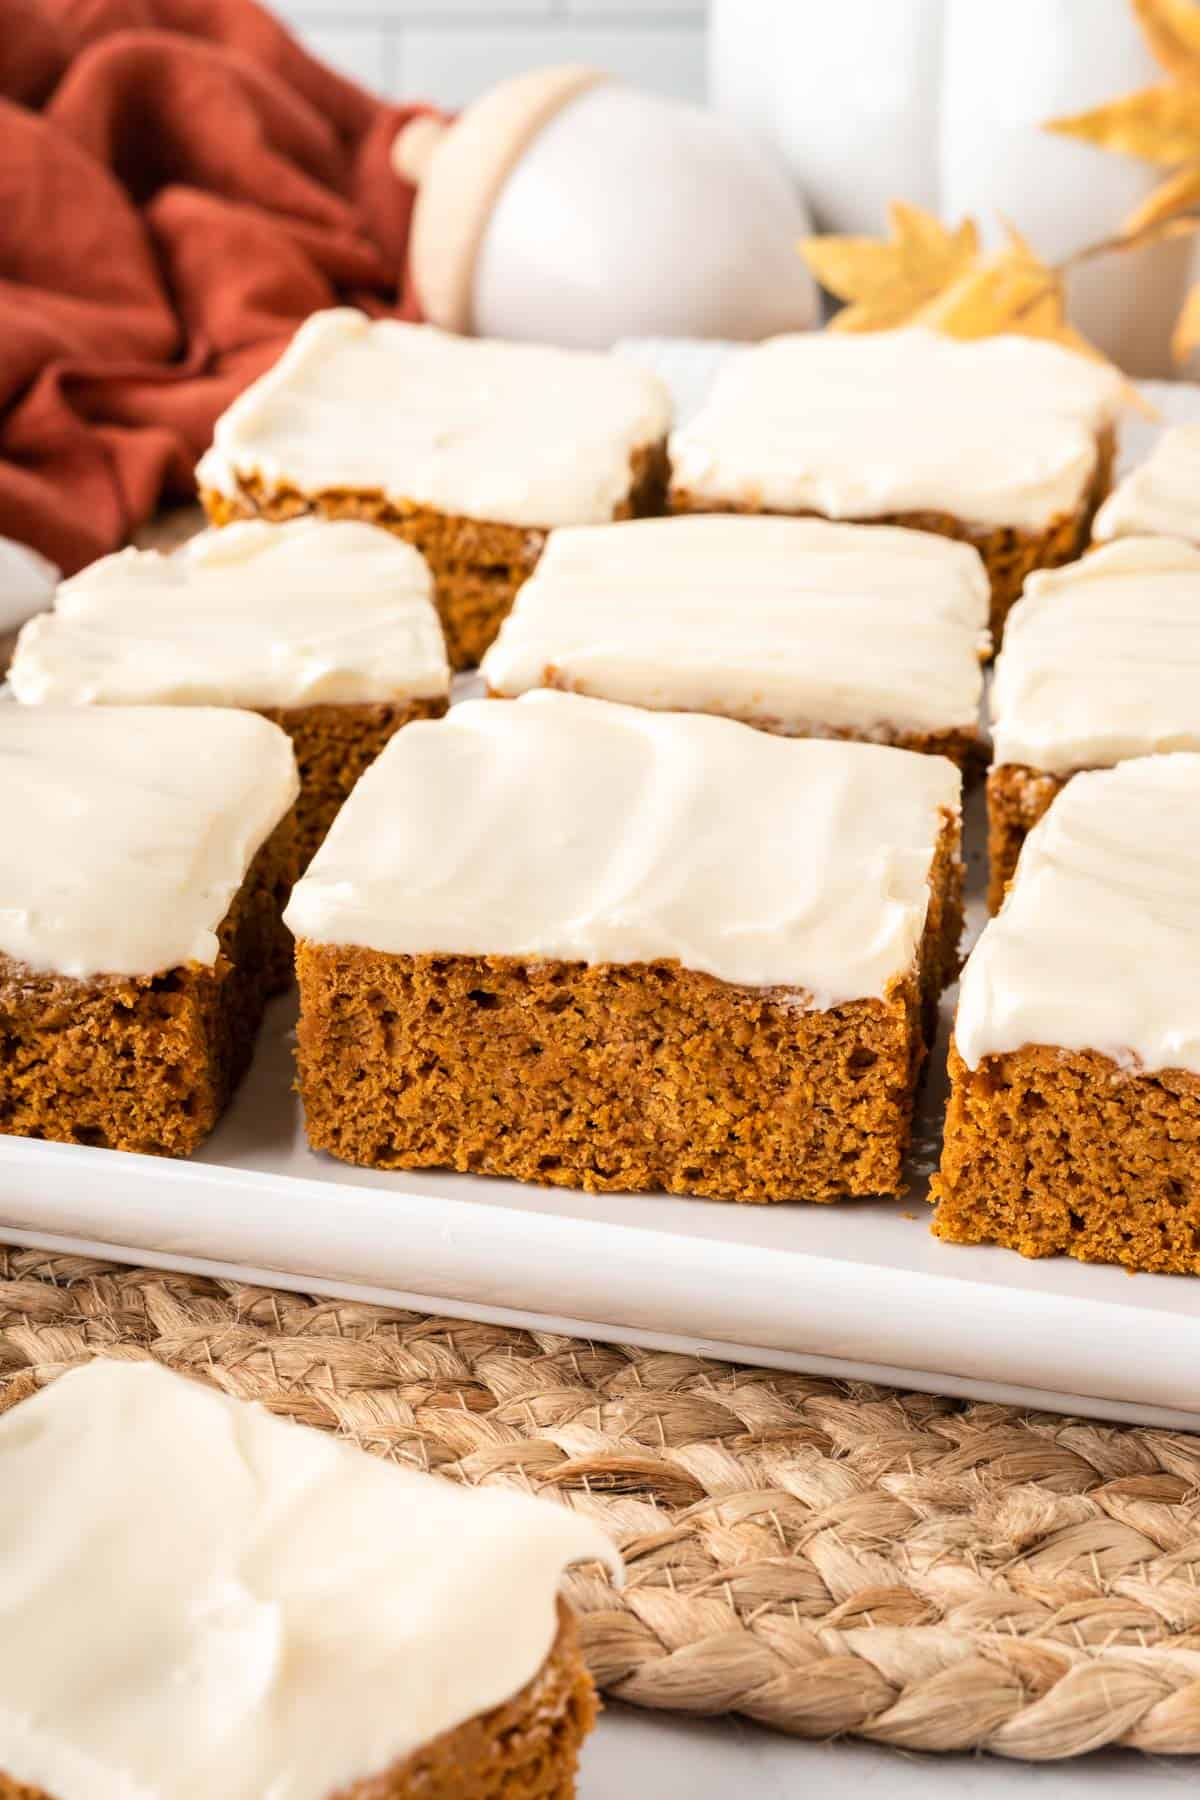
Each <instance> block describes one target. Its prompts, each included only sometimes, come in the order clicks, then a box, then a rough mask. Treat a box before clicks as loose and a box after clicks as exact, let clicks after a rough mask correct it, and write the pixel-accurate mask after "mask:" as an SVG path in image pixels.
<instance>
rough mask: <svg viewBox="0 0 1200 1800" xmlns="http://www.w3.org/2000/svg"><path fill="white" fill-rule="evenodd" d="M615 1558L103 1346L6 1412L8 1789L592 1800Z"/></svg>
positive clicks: (0, 1432) (597, 1536)
mask: <svg viewBox="0 0 1200 1800" xmlns="http://www.w3.org/2000/svg"><path fill="white" fill-rule="evenodd" d="M0 1404H2V1401H0ZM597 1560H599V1561H602V1562H604V1563H606V1564H607V1565H608V1567H609V1568H610V1569H611V1570H612V1571H613V1572H614V1573H617V1572H618V1571H619V1567H620V1563H619V1558H618V1556H617V1553H616V1551H615V1549H614V1548H613V1546H612V1543H611V1541H610V1540H609V1539H608V1537H607V1536H606V1535H605V1534H604V1532H602V1531H601V1530H600V1528H599V1527H598V1526H597V1525H595V1524H593V1523H592V1522H591V1521H590V1520H589V1519H586V1518H585V1517H584V1516H583V1515H582V1514H581V1513H577V1512H575V1511H573V1510H572V1509H570V1508H569V1507H568V1506H567V1505H565V1504H557V1503H552V1502H550V1501H548V1500H535V1499H533V1498H532V1497H530V1496H528V1495H525V1494H518V1493H514V1492H512V1491H510V1490H503V1489H498V1488H484V1487H479V1488H465V1487H459V1486H456V1485H454V1484H452V1483H451V1482H449V1481H447V1480H444V1479H443V1478H442V1477H441V1476H437V1475H427V1474H424V1473H422V1472H421V1471H419V1470H416V1469H411V1468H406V1467H404V1466H403V1465H401V1464H399V1463H395V1462H388V1461H384V1460H383V1459H382V1458H380V1457H376V1456H372V1455H369V1454H368V1453H367V1452H366V1451H365V1450H361V1449H359V1448H357V1446H355V1445H353V1444H350V1443H347V1442H346V1441H345V1440H343V1439H339V1438H337V1437H334V1436H332V1435H331V1434H329V1433H326V1432H321V1431H317V1430H316V1429H314V1428H313V1427H312V1426H308V1425H300V1424H293V1423H292V1422H291V1421H290V1420H287V1419H282V1418H276V1417H274V1416H273V1415H272V1414H271V1413H269V1412H268V1411H267V1410H266V1408H265V1407H262V1406H257V1405H252V1404H249V1403H247V1402H246V1401H244V1400H238V1399H234V1398H232V1397H231V1396H230V1395H227V1394H223V1393H220V1392H219V1391H218V1390H217V1389H216V1388H213V1387H209V1386H207V1385H202V1384H201V1383H200V1382H198V1381H195V1380H192V1379H190V1378H188V1377H185V1376H182V1375H175V1374H172V1373H170V1371H169V1370H167V1369H164V1368H161V1367H159V1366H158V1365H157V1364H156V1363H152V1362H116V1361H105V1360H103V1359H100V1360H96V1361H93V1362H90V1363H87V1364H85V1365H84V1366H83V1367H82V1368H76V1369H73V1370H71V1371H70V1372H69V1373H67V1374H64V1375H61V1376H59V1377H58V1379H57V1380H55V1381H53V1382H51V1383H50V1385H49V1386H48V1387H46V1388H43V1389H42V1391H41V1392H40V1393H38V1394H36V1395H34V1396H33V1397H32V1398H30V1399H26V1400H22V1401H19V1402H18V1403H17V1404H16V1405H14V1406H11V1407H10V1408H9V1410H8V1411H7V1412H5V1413H4V1414H3V1416H0V1601H2V1602H3V1607H4V1618H5V1625H6V1630H5V1632H4V1635H3V1639H2V1640H0V1795H4V1796H6V1797H8V1800H109V1797H111V1800H118V1797H119V1796H128V1797H129V1800H134V1797H135V1796H136V1797H138V1800H151V1797H152V1796H160V1797H162V1800H166V1796H171V1800H202V1797H207V1796H217V1795H220V1797H221V1800H265V1796H267V1795H278V1796H280V1797H281V1800H282V1796H284V1795H286V1796H287V1800H417V1797H418V1796H419V1797H420V1800H464V1797H465V1796H468V1795H469V1796H471V1797H472V1800H548V1797H549V1796H561V1797H562V1800H570V1796H571V1795H572V1794H573V1793H574V1792H575V1770H576V1765H577V1760H578V1752H579V1748H580V1745H581V1743H582V1741H583V1739H584V1737H585V1736H586V1735H587V1732H588V1731H589V1730H590V1728H591V1725H592V1722H593V1720H594V1718H595V1714H596V1702H595V1695H594V1691H593V1688H592V1683H591V1679H590V1677H589V1675H588V1673H587V1670H586V1668H585V1667H584V1664H583V1661H582V1658H581V1656H580V1652H579V1646H578V1641H577V1637H576V1631H575V1625H574V1621H573V1618H572V1615H571V1613H570V1611H569V1609H568V1608H567V1607H566V1605H565V1603H564V1602H563V1601H562V1600H561V1599H560V1598H559V1594H558V1589H559V1585H560V1582H561V1580H562V1576H563V1573H564V1571H565V1570H566V1569H567V1568H568V1567H569V1566H570V1565H571V1564H573V1563H579V1562H589V1563H590V1562H594V1561H597Z"/></svg>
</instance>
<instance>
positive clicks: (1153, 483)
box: [1092, 425, 1200, 543]
mask: <svg viewBox="0 0 1200 1800" xmlns="http://www.w3.org/2000/svg"><path fill="white" fill-rule="evenodd" d="M1092 536H1093V538H1095V540H1096V542H1097V543H1107V542H1108V541H1109V539H1111V538H1121V537H1171V538H1184V539H1186V540H1188V541H1189V542H1191V543H1200V425H1176V426H1174V427H1173V428H1172V429H1171V430H1169V431H1164V432H1163V433H1162V435H1161V437H1160V438H1159V440H1158V442H1157V444H1156V445H1155V446H1154V449H1153V450H1152V451H1151V453H1150V455H1149V456H1148V457H1147V458H1146V460H1145V462H1143V463H1139V464H1138V466H1137V468H1135V469H1131V470H1130V472H1129V474H1128V475H1126V476H1125V477H1124V478H1123V479H1122V480H1121V481H1119V482H1118V483H1117V485H1116V487H1115V488H1114V489H1113V491H1112V493H1111V494H1110V495H1109V496H1108V499H1107V500H1106V501H1105V502H1104V505H1103V506H1102V507H1101V508H1100V511H1099V512H1098V513H1097V514H1096V522H1095V524H1094V525H1093V527H1092Z"/></svg>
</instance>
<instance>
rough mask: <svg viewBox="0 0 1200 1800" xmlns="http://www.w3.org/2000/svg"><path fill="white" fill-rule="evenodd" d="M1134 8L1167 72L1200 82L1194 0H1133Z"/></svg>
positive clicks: (1198, 10) (1199, 29)
mask: <svg viewBox="0 0 1200 1800" xmlns="http://www.w3.org/2000/svg"><path fill="white" fill-rule="evenodd" d="M1133 10H1134V12H1135V13H1136V15H1137V19H1138V23H1139V24H1140V26H1141V28H1142V36H1143V37H1144V38H1145V40H1146V42H1147V43H1148V44H1149V46H1150V48H1151V50H1152V51H1153V52H1154V55H1155V56H1156V57H1157V59H1158V61H1159V62H1160V63H1161V64H1162V66H1163V68H1164V69H1165V70H1166V71H1167V73H1168V75H1177V76H1178V77H1179V79H1180V80H1181V81H1196V82H1200V7H1197V6H1196V5H1195V4H1194V0H1133Z"/></svg>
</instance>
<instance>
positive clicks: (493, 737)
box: [285, 689, 961, 1201]
mask: <svg viewBox="0 0 1200 1800" xmlns="http://www.w3.org/2000/svg"><path fill="white" fill-rule="evenodd" d="M960 787H961V781H960V776H959V772H958V770H957V769H956V768H955V767H954V765H953V764H952V763H950V762H948V761H947V760H946V759H945V758H943V757H934V756H917V755H914V754H913V753H912V752H911V751H907V750H897V749H892V748H890V747H887V746H884V745H878V744H857V743H836V742H827V741H821V740H818V739H799V738H795V739H793V738H781V737H776V736H772V735H770V734H768V733H766V732H761V731H754V730H751V729H750V728H749V727H748V726H745V725H740V724H736V723H734V722H733V721H732V720H728V719H716V718H705V717H702V716H699V715H696V714H685V713H659V712H649V711H643V710H641V709H638V708H634V707H628V706H620V705H616V704H613V703H611V702H607V701H602V700H591V699H584V698H580V697H579V696H577V695H571V694H560V693H555V692H553V691H552V690H549V689H540V690H538V691H536V692H534V693H530V694H526V695H525V696H523V698H521V699H519V700H515V701H512V702H506V703H503V704H502V703H499V702H496V701H491V700H476V701H469V702H467V703H466V704H465V705H461V706H456V707H454V708H452V709H451V711H450V712H449V713H448V714H447V715H446V717H445V718H444V719H442V720H439V721H436V722H434V723H430V724H417V725H413V726H411V727H410V728H409V730H408V731H405V732H401V734H400V735H399V737H396V738H394V739H393V740H392V742H391V743H390V744H389V745H388V747H387V749H386V750H385V751H384V753H383V755H382V756H381V757H380V758H379V759H378V761H377V762H376V763H375V764H374V765H373V767H372V768H371V769H369V770H368V771H367V774H366V775H365V776H364V777H363V779H362V781H361V782H360V783H359V785H358V787H357V788H356V789H355V791H354V793H353V794H352V795H351V797H350V800H349V801H348V803H347V805H346V807H345V808H344V809H343V811H342V813H341V815H340V816H339V818H338V819H337V821H336V822H335V824H334V827H333V830H332V831H331V832H330V834H329V836H328V838H326V840H325V843H324V845H323V846H322V848H321V850H320V851H319V852H318V854H317V856H316V858H315V860H314V862H313V864H312V866H311V867H310V869H309V871H308V873H307V875H306V876H305V878H304V879H303V880H302V881H301V882H300V883H299V884H298V886H297V888H296V890H295V892H294V894H293V896H292V899H291V902H290V904H289V906H288V910H287V913H286V915H285V916H286V920H287V923H288V924H289V925H290V926H291V928H292V930H293V932H294V933H295V935H296V938H297V939H298V945H297V966H298V971H299V976H300V996H301V1020H300V1027H299V1062H300V1089H301V1093H302V1095H303V1099H304V1109H305V1116H306V1120H307V1128H308V1135H309V1141H310V1143H311V1144H312V1145H313V1147H314V1148H316V1149H318V1150H328V1151H330V1152H332V1153H333V1154H334V1155H335V1156H339V1157H342V1158H343V1159H345V1160H346V1161H348V1162H354V1163H360V1164H364V1165H368V1166H372V1167H377V1168H390V1169H403V1168H424V1167H439V1166H440V1167H449V1168H454V1169H461V1170H471V1171H476V1172H479V1173H484V1174H492V1175H507V1176H513V1177H515V1178H517V1179H519V1180H523V1181H541V1182H550V1183H557V1184H560V1185H563V1186H576V1187H583V1188H588V1189H595V1190H599V1189H604V1190H613V1191H617V1192H622V1191H626V1192H630V1191H646V1190H652V1189H666V1190H668V1191H670V1192H673V1193H682V1194H706V1195H711V1196H714V1197H716V1198H721V1199H734V1200H759V1201H763V1200H836V1199H839V1198H841V1197H843V1196H845V1195H854V1194H874V1193H895V1192H898V1191H900V1190H901V1189H902V1187H903V1184H904V1175H903V1166H902V1165H903V1159H904V1154H905V1150H906V1147H907V1144H908V1138H909V1129H910V1123H911V1114H912V1102H913V1093H914V1088H915V1085H916V1080H917V1075H918V1073H919V1070H920V1067H921V1064H922V1061H923V1058H924V1055H925V1046H926V1032H927V1030H928V1027H929V1024H930V1022H931V1019H932V1015H933V1012H934V1010H935V1006H936V998H937V995H938V993H939V991H940V989H941V987H942V985H943V983H944V982H945V981H946V980H947V978H948V977H949V976H950V975H951V974H952V972H953V970H954V968H955V966H956V947H957V941H958V935H959V929H960V923H961V897H960V895H961V867H960V863H959V858H958V844H959V796H960Z"/></svg>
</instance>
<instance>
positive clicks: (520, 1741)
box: [0, 1600, 597, 1800]
mask: <svg viewBox="0 0 1200 1800" xmlns="http://www.w3.org/2000/svg"><path fill="white" fill-rule="evenodd" d="M596 1712H597V1706H596V1692H595V1688H594V1687H593V1685H592V1678H591V1676H590V1675H589V1674H588V1671H587V1668H586V1667H585V1665H584V1661H583V1657H582V1656H581V1654H580V1650H579V1638H578V1633H577V1631H576V1628H575V1620H574V1617H573V1615H572V1614H571V1611H570V1609H569V1608H568V1607H567V1605H566V1604H565V1602H564V1601H562V1600H560V1601H559V1603H558V1636H557V1637H556V1638H555V1640H554V1646H553V1648H552V1649H551V1651H550V1654H549V1656H548V1657H547V1658H546V1661H545V1662H544V1663H543V1665H542V1667H541V1668H540V1669H539V1671H538V1673H537V1674H536V1675H535V1676H534V1678H533V1680H532V1681H531V1682H529V1684H528V1685H527V1686H526V1687H524V1688H522V1689H521V1692H520V1693H519V1694H516V1695H514V1696H513V1698H512V1699H511V1700H507V1701H505V1702H504V1704H503V1705H502V1706H495V1707H492V1708H491V1709H490V1710H489V1711H488V1712H485V1713H480V1714H479V1715H478V1717H477V1718H474V1719H468V1720H466V1721H465V1723H463V1724H462V1725H459V1726H456V1727H455V1729H454V1730H452V1731H446V1732H443V1733H442V1734H441V1736H440V1737H436V1738H434V1739H433V1741H432V1742H431V1743H429V1744H426V1745H424V1746H423V1747H422V1748H421V1749H420V1750H417V1751H414V1753H413V1754H412V1755H411V1756H408V1757H405V1759H404V1760H403V1762H399V1763H397V1764H396V1765H395V1766H394V1767H393V1768H391V1769H388V1770H385V1771H384V1772H383V1773H382V1774H381V1775H376V1776H372V1777H369V1778H368V1779H366V1780H364V1781H357V1782H354V1783H353V1784H352V1785H351V1786H350V1787H347V1788H342V1789H341V1790H340V1791H339V1792H338V1793H337V1794H335V1795H332V1796H331V1797H330V1800H571V1796H572V1795H573V1794H574V1792H575V1774H576V1770H577V1769H578V1767H579V1751H580V1747H581V1746H582V1744H583V1740H584V1738H585V1737H586V1736H587V1734H588V1732H589V1731H590V1730H591V1729H592V1726H593V1725H594V1724H595V1722H596ZM0 1800H3V1796H2V1790H0Z"/></svg>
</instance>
